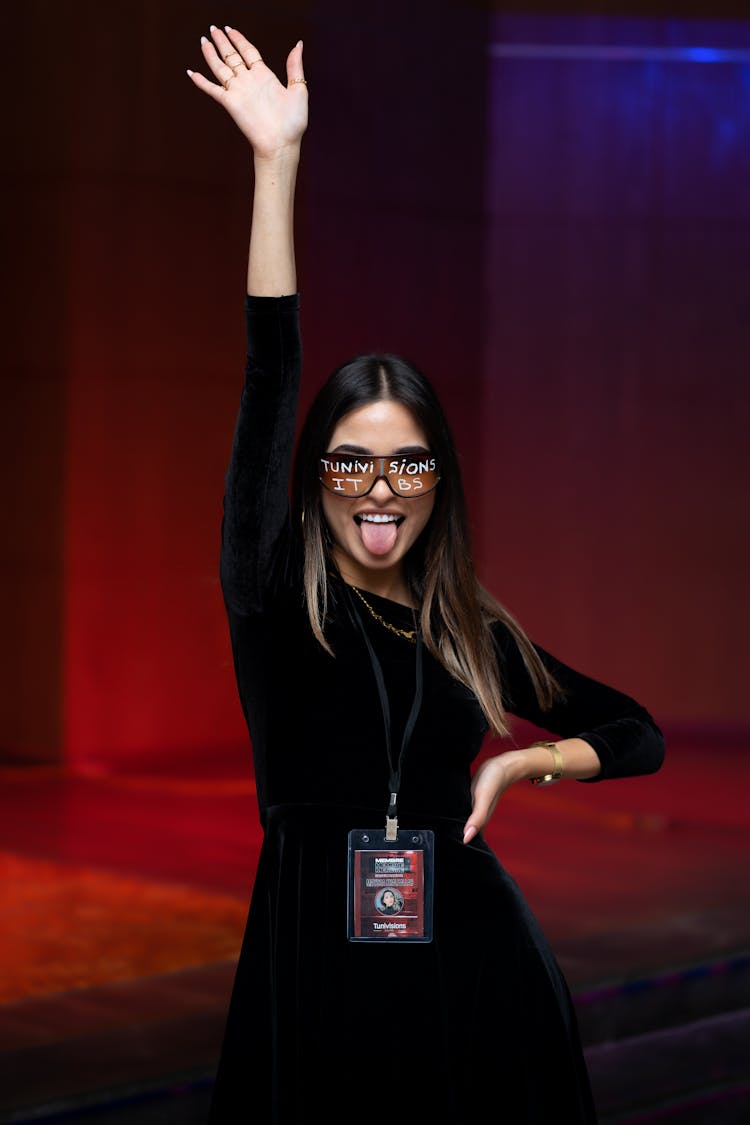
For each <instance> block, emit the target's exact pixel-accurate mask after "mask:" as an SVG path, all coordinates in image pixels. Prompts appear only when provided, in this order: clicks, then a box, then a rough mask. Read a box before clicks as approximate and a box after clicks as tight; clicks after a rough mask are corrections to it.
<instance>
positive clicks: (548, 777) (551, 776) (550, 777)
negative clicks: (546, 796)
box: [529, 741, 563, 785]
mask: <svg viewBox="0 0 750 1125" xmlns="http://www.w3.org/2000/svg"><path fill="white" fill-rule="evenodd" d="M531 746H532V747H534V746H544V747H545V748H546V749H547V750H549V752H550V754H551V755H552V760H553V762H554V765H553V767H552V773H544V774H542V775H541V777H532V778H529V780H530V781H531V784H532V785H552V784H554V782H556V781H559V780H560V778H561V777H562V771H563V760H562V754H561V753H560V748H559V746H557V745H556V744H555V743H554V742H546V741H543V742H532V744H531Z"/></svg>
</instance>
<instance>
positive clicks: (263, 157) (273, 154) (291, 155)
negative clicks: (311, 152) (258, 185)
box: [253, 141, 302, 172]
mask: <svg viewBox="0 0 750 1125" xmlns="http://www.w3.org/2000/svg"><path fill="white" fill-rule="evenodd" d="M301 148H302V146H301V143H300V141H294V142H293V143H292V144H287V145H284V144H282V145H279V146H278V148H273V149H268V150H266V151H263V152H258V150H257V149H253V165H254V167H255V170H256V172H257V171H261V172H265V171H272V172H273V171H282V170H288V169H293V170H296V168H297V165H298V164H299V159H300V153H301Z"/></svg>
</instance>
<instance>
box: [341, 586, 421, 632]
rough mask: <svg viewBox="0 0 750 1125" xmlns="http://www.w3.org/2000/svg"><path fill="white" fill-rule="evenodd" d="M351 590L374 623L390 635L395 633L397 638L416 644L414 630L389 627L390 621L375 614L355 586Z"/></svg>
mask: <svg viewBox="0 0 750 1125" xmlns="http://www.w3.org/2000/svg"><path fill="white" fill-rule="evenodd" d="M352 590H354V593H355V594H356V595H357V597H358V598H359V600H360V601H361V602H363V603H364V606H365V608H366V609H367V610H368V611H369V612H370V614H371V615H372V616H373V617H374V618H375V620H376V621H379V622H380V624H381V625H384V626H385V628H386V629H390V631H391V632H392V633H395V634H396V636H397V637H404V638H405V639H406V640H407V641H411V643H412V644H416V637H417V630H416V629H399V628H397V626H396V625H391V623H390V621H386V620H385V618H384V617H381V616H380V614H379V613H376V612H375V610H374V609H373V608H372V606H371V605H370V603H369V602H368V601H367V599H366V598H365V597H364V595H363V594H362V593H361V591H359V590H358V589H357V587H356V586H352Z"/></svg>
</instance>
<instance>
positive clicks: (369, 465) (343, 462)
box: [319, 453, 440, 500]
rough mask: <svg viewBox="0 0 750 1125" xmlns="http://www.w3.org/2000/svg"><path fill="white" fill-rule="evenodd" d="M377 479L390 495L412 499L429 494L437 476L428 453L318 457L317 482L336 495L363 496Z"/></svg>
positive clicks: (332, 454)
mask: <svg viewBox="0 0 750 1125" xmlns="http://www.w3.org/2000/svg"><path fill="white" fill-rule="evenodd" d="M381 477H382V479H383V480H384V481H385V482H386V484H387V485H388V487H389V488H390V490H391V492H392V493H393V495H394V496H401V497H405V498H406V499H407V500H416V499H417V498H418V497H419V496H424V495H425V494H426V493H427V492H432V490H433V488H435V486H436V485H437V483H438V481H439V480H440V473H439V472H438V469H437V461H436V460H435V458H434V457H432V456H431V455H430V454H429V453H420V454H414V453H412V454H407V455H406V456H401V455H397V456H394V455H393V454H389V455H387V456H385V457H380V456H378V457H371V456H369V455H365V456H362V455H360V454H356V455H355V454H343V455H342V454H340V453H326V454H325V456H324V457H321V458H320V473H319V479H320V483H321V484H322V485H323V487H324V488H327V489H328V491H329V492H335V493H336V495H337V496H348V497H351V496H367V494H368V492H372V490H373V488H374V487H375V483H376V481H379V480H380V479H381Z"/></svg>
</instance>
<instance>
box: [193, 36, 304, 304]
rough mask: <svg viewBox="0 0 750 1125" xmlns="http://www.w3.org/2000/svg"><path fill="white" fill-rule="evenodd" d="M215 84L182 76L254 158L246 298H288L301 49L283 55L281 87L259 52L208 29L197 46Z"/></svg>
mask: <svg viewBox="0 0 750 1125" xmlns="http://www.w3.org/2000/svg"><path fill="white" fill-rule="evenodd" d="M201 49H202V51H203V57H204V59H205V60H206V64H207V65H208V68H209V69H210V71H211V73H212V74H213V75H214V77H215V78H216V82H211V81H209V80H208V79H207V78H205V77H204V76H203V75H202V74H199V73H198V72H197V71H190V70H189V71H188V75H189V77H190V78H191V80H192V81H193V83H194V84H195V85H196V86H197V87H198V89H199V90H203V92H204V93H206V94H208V95H209V97H211V98H213V100H214V101H215V102H218V103H219V105H221V106H223V107H224V109H226V111H227V113H228V114H229V115H230V117H231V118H232V120H233V121H234V122H235V124H236V125H237V127H238V128H239V129H240V131H241V132H242V134H243V136H244V137H245V138H246V139H247V140H248V141H249V142H250V145H251V147H252V150H253V168H254V173H255V186H254V191H253V212H252V224H251V228H250V251H249V254H248V267H247V292H248V293H249V294H250V295H252V296H256V297H280V296H283V295H285V294H291V293H295V292H296V290H297V273H296V267H295V257H294V192H295V186H296V181H297V167H298V164H299V156H300V145H301V142H302V136H303V134H304V132H305V129H306V128H307V84H306V82H305V76H304V72H303V69H302V42H301V41H300V42H298V43H297V44H296V46H295V47H293V48H292V50H291V51H290V52H289V55H288V57H287V61H286V74H287V84H286V86H283V85H282V84H281V82H279V80H278V78H277V77H276V75H275V74H274V73H273V71H272V70H270V69H269V68H268V67H267V66H266V64H265V63H264V62H263V59H262V58H261V54H260V51H259V50H258V48H257V47H255V46H254V45H253V44H252V43H251V42H250V41H249V40H248V39H246V38H245V36H244V35H242V34H241V32H239V31H237V30H236V29H235V28H229V27H228V28H225V30H224V31H222V30H220V29H219V28H217V27H212V28H211V39H208V38H206V36H203V37H202V39H201Z"/></svg>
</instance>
